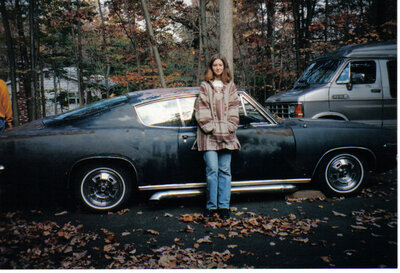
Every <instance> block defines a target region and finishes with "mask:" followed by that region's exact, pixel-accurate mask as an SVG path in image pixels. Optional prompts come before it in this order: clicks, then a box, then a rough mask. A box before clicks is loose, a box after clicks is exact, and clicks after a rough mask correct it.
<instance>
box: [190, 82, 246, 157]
mask: <svg viewBox="0 0 400 273" xmlns="http://www.w3.org/2000/svg"><path fill="white" fill-rule="evenodd" d="M221 93H222V94H217V93H216V91H215V88H214V86H213V85H212V83H211V82H202V83H201V85H200V94H199V97H198V98H197V101H196V105H195V117H196V120H197V123H198V125H199V126H198V129H197V139H196V141H195V143H194V145H193V149H197V150H198V151H210V150H222V149H228V150H239V149H240V143H239V140H238V139H237V137H236V130H237V128H238V125H239V97H238V94H237V91H236V86H235V84H234V83H233V81H231V82H229V83H227V84H224V86H223V88H222V91H221ZM218 96H219V97H220V99H218Z"/></svg>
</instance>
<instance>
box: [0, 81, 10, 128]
mask: <svg viewBox="0 0 400 273" xmlns="http://www.w3.org/2000/svg"><path fill="white" fill-rule="evenodd" d="M0 118H4V119H5V120H6V123H8V124H11V122H12V119H13V118H12V109H11V100H10V94H9V93H8V88H7V84H6V83H5V82H4V81H3V80H0Z"/></svg>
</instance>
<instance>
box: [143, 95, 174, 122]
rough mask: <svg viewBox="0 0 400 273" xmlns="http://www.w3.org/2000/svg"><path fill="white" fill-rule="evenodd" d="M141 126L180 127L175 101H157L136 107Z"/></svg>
mask: <svg viewBox="0 0 400 273" xmlns="http://www.w3.org/2000/svg"><path fill="white" fill-rule="evenodd" d="M136 112H137V113H138V115H139V118H140V119H141V121H142V122H143V124H145V125H148V126H163V127H180V126H182V121H181V117H180V113H179V107H178V101H177V100H176V99H172V100H164V101H158V102H154V103H149V104H145V105H141V106H138V107H136Z"/></svg>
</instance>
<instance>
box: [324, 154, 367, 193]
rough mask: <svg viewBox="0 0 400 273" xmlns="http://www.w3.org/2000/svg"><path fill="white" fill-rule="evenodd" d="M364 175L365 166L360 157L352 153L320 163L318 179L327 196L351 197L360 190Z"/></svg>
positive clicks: (327, 158)
mask: <svg viewBox="0 0 400 273" xmlns="http://www.w3.org/2000/svg"><path fill="white" fill-rule="evenodd" d="M366 174H367V168H366V164H365V162H364V161H363V159H362V158H361V157H359V156H358V155H355V154H352V153H339V154H334V155H332V156H328V157H326V158H325V159H324V160H323V161H322V162H321V165H320V166H319V172H318V176H319V177H318V179H319V182H320V183H321V186H322V188H323V190H324V191H325V192H326V193H327V194H329V195H334V196H337V195H351V194H354V193H356V192H358V191H359V190H360V186H361V185H362V184H363V183H364V181H365V180H366Z"/></svg>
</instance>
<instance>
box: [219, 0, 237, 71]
mask: <svg viewBox="0 0 400 273" xmlns="http://www.w3.org/2000/svg"><path fill="white" fill-rule="evenodd" d="M219 24H220V30H219V32H220V40H219V52H220V53H221V54H223V55H225V57H226V59H227V60H228V64H229V68H230V69H231V72H232V76H233V75H234V67H233V3H232V0H219Z"/></svg>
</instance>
